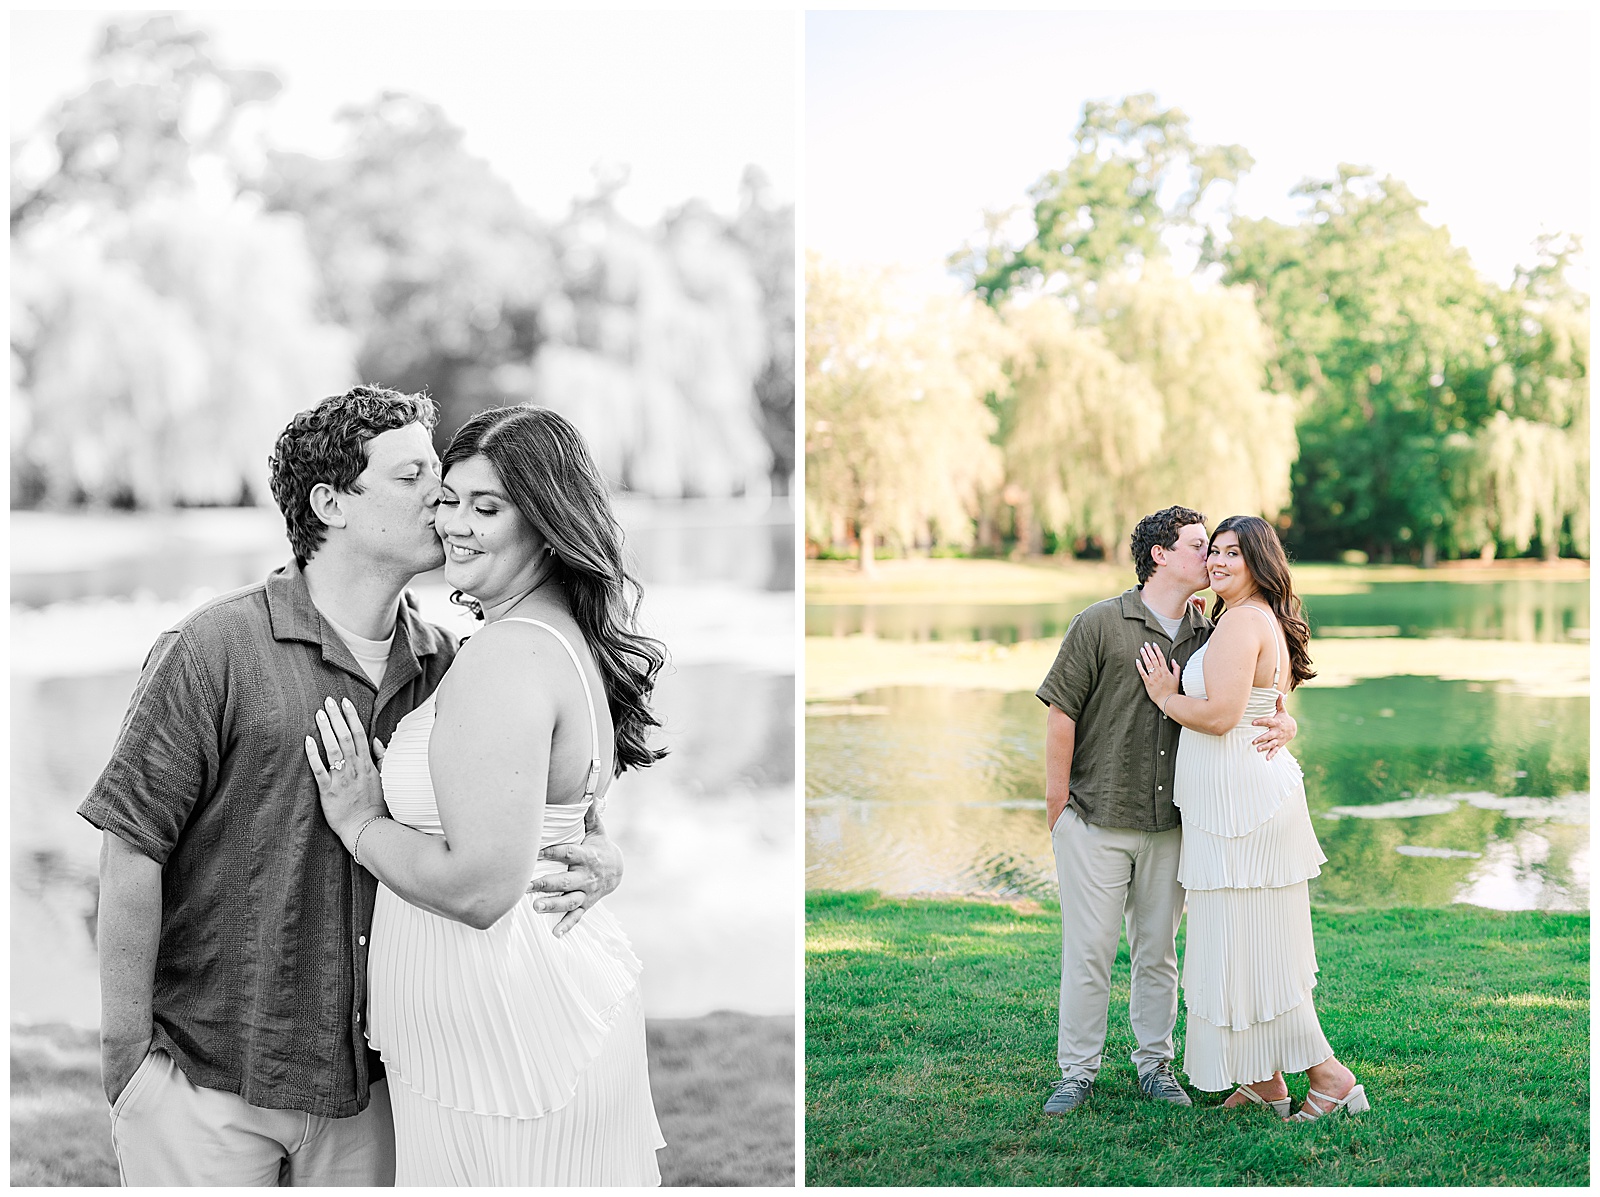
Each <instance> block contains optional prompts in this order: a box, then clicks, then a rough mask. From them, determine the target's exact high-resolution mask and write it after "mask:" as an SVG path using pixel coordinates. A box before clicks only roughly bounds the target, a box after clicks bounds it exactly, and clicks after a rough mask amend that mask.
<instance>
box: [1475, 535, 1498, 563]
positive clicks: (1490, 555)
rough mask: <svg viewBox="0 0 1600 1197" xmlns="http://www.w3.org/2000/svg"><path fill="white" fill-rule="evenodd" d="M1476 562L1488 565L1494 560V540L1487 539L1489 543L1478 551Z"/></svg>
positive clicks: (1491, 538)
mask: <svg viewBox="0 0 1600 1197" xmlns="http://www.w3.org/2000/svg"><path fill="white" fill-rule="evenodd" d="M1478 560H1479V561H1482V562H1484V563H1486V564H1487V563H1488V562H1490V561H1493V560H1494V538H1493V537H1490V538H1489V543H1488V544H1486V545H1484V546H1483V548H1481V549H1479V550H1478Z"/></svg>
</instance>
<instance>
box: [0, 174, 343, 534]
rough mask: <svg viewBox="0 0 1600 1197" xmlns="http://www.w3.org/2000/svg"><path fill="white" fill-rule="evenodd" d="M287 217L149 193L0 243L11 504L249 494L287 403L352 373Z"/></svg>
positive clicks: (156, 503)
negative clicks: (125, 207) (1, 250)
mask: <svg viewBox="0 0 1600 1197" xmlns="http://www.w3.org/2000/svg"><path fill="white" fill-rule="evenodd" d="M316 286H317V278H316V272H315V270H314V268H313V266H312V263H311V260H310V257H309V255H308V254H307V252H306V248H305V241H304V239H303V237H302V236H301V230H300V227H299V224H298V222H297V221H295V220H294V219H293V218H289V217H276V218H271V219H254V218H247V217H244V216H242V215H241V213H240V212H238V211H237V210H235V209H224V210H222V211H220V212H219V211H216V210H214V209H211V208H208V207H206V206H204V205H200V204H196V203H194V202H193V201H178V200H153V201H150V202H149V203H147V204H145V205H142V206H140V207H139V208H137V209H135V210H134V211H133V212H132V213H130V214H129V215H128V216H127V217H126V218H125V220H122V221H117V222H112V221H109V220H108V221H106V222H104V223H103V224H101V225H99V226H97V227H96V228H94V229H92V230H90V231H87V232H86V231H83V230H78V229H75V230H74V231H73V232H72V234H71V235H62V236H47V235H45V234H44V233H41V234H40V235H37V236H35V237H32V238H29V239H26V240H25V241H24V242H23V243H22V244H21V245H17V244H14V245H13V250H12V292H11V294H12V325H11V353H12V376H13V417H12V418H13V423H12V498H13V502H21V503H28V504H31V503H40V502H42V503H46V504H49V505H53V506H60V505H66V504H76V503H82V502H89V503H93V504H97V505H112V506H120V507H139V508H150V507H156V508H159V507H168V506H172V505H173V504H232V503H240V502H243V503H252V502H255V501H256V500H258V499H259V498H261V497H262V496H264V495H265V494H266V493H267V487H266V473H267V470H266V458H267V452H268V449H269V448H270V447H271V444H272V441H273V438H274V437H276V435H277V434H278V432H279V431H280V430H281V429H282V427H283V425H284V424H285V423H287V421H288V420H289V418H290V417H291V416H292V415H293V414H294V413H295V412H296V411H298V410H300V409H301V408H303V407H305V406H306V404H307V403H308V402H310V401H312V400H314V399H315V398H316V397H318V396H321V395H326V394H329V393H330V392H335V391H338V390H341V389H343V388H344V387H345V386H346V385H348V383H349V382H350V380H351V378H352V361H353V349H354V346H353V344H352V342H351V338H350V337H349V335H348V334H347V333H345V331H344V330H343V329H340V328H337V327H335V326H331V325H327V324H322V323H319V322H318V321H317V320H316V319H315V318H314V317H313V315H312V313H313V308H314V301H315V296H316Z"/></svg>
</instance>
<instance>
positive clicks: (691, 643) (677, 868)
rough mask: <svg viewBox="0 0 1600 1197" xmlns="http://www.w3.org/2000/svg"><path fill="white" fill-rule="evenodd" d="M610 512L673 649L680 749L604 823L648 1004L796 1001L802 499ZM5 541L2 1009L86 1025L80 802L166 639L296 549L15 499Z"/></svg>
mask: <svg viewBox="0 0 1600 1197" xmlns="http://www.w3.org/2000/svg"><path fill="white" fill-rule="evenodd" d="M620 514H621V515H622V518H623V519H624V522H625V526H626V527H627V528H628V531H629V539H630V544H631V545H632V546H633V547H634V552H635V555H636V559H637V561H638V564H639V572H640V575H641V577H642V579H643V581H644V585H645V595H646V598H645V606H644V608H643V611H642V613H641V617H642V619H643V621H644V622H645V625H646V627H647V629H648V630H650V631H652V632H653V633H654V634H656V635H658V636H660V637H661V638H662V639H663V640H665V641H666V642H667V645H668V649H669V652H670V653H671V655H672V664H671V665H670V666H669V667H668V669H667V670H666V671H665V672H664V673H663V674H662V676H661V678H660V680H659V683H658V687H657V691H656V711H657V714H658V716H659V717H660V718H661V720H662V722H663V724H664V729H663V733H662V736H663V742H664V743H666V744H667V746H668V747H669V748H670V750H671V752H670V755H669V756H668V757H666V758H665V759H664V760H663V761H662V762H661V763H660V764H658V765H657V766H655V767H653V768H651V769H648V770H643V771H639V772H631V773H629V774H626V775H624V777H622V778H620V779H619V780H618V781H617V782H616V783H615V784H614V786H613V788H612V791H611V801H610V805H609V808H608V817H607V824H608V830H609V831H610V832H611V834H612V835H613V837H614V838H615V839H616V840H617V841H618V843H619V845H620V847H621V848H622V851H623V854H624V857H625V859H626V869H627V872H626V876H625V878H624V882H623V885H622V887H621V888H620V889H619V890H618V891H617V892H616V893H615V894H613V895H612V896H611V897H610V898H608V899H607V901H608V902H609V903H610V904H611V906H612V908H613V909H614V910H615V911H616V913H617V917H618V918H619V919H620V920H621V921H622V923H623V925H624V926H625V927H626V928H627V930H628V932H629V934H630V937H631V938H632V940H633V943H634V946H635V948H636V950H637V951H638V953H639V955H640V957H641V959H642V960H643V961H644V963H645V969H646V974H645V975H646V980H645V991H644V992H645V1002H646V1009H647V1013H649V1014H650V1015H652V1016H655V1017H687V1016H694V1015H699V1014H704V1013H708V1012H710V1011H711V1010H716V1009H730V1010H742V1011H746V1012H750V1013H761V1014H779V1013H789V1012H792V1011H793V1009H794V911H795V884H794V877H795V867H794V866H795V860H794V855H795V852H794V849H795V843H794V840H795V836H794V801H795V738H794V727H795V706H794V672H795V665H794V623H795V604H794V591H793V580H794V539H793V537H794V533H793V518H792V514H790V513H788V512H787V511H786V510H784V509H783V508H782V507H781V506H780V507H779V508H778V509H776V510H773V511H762V510H754V511H752V510H744V509H740V508H739V507H737V506H735V505H709V504H701V505H693V504H691V505H681V506H680V505H662V506H661V507H656V508H647V507H644V506H642V505H639V506H634V507H631V508H630V507H624V508H623V510H622V512H621V513H620ZM12 554H13V574H12V608H11V746H12V751H11V791H12V800H11V1010H12V1017H13V1019H20V1020H23V1021H67V1022H73V1023H77V1024H79V1025H84V1026H94V1025H97V1024H98V1021H99V1005H98V1002H99V998H98V989H99V986H98V980H97V972H96V970H97V962H96V956H95V943H94V929H95V909H96V904H97V902H98V892H99V891H98V879H97V860H98V853H99V845H100V834H99V833H98V832H97V831H95V830H94V828H92V827H90V826H89V825H88V824H87V823H85V822H84V821H83V820H82V819H80V818H78V817H77V815H76V814H75V813H74V812H75V810H76V807H77V805H78V803H79V802H80V801H81V800H82V798H83V795H84V794H85V793H86V792H87V790H88V788H89V786H90V785H91V784H93V781H94V779H95V778H96V777H97V776H98V774H99V772H100V769H101V768H102V766H103V765H104V764H105V761H106V758H107V756H108V755H109V753H110V750H111V746H112V743H113V742H114V740H115V737H116V733H117V729H118V727H119V725H120V722H121V719H122V715H123V712H124V710H125V709H126V706H127V702H128V698H129V696H130V694H131V693H132V690H133V686H134V683H135V681H136V679H137V677H138V670H139V665H140V662H141V661H142V660H143V657H144V654H145V652H146V651H147V650H148V648H149V645H150V643H151V641H152V640H153V639H154V637H155V636H156V635H157V634H158V633H159V632H160V631H161V630H162V629H163V628H165V627H168V626H170V625H171V624H172V623H173V622H175V621H176V620H177V619H178V618H180V617H181V616H182V615H183V613H184V612H186V611H187V610H189V609H190V608H192V607H193V606H195V605H196V604H197V603H199V602H200V601H202V600H203V599H204V598H206V597H209V596H210V595H211V594H214V593H219V592H221V591H224V590H227V589H229V588H232V587H234V586H237V585H243V584H246V583H248V582H251V581H253V580H255V579H258V578H260V577H261V576H263V575H264V574H265V573H266V572H267V571H269V570H270V569H272V568H275V567H276V566H277V565H279V564H281V563H282V561H283V560H284V558H286V557H287V550H286V548H285V547H284V542H283V538H282V531H281V523H279V522H278V520H277V519H276V517H275V516H272V515H271V514H270V513H264V512H256V511H243V512H193V513H185V514H184V515H179V516H166V517H118V518H113V517H84V518H69V517H48V516H28V515H25V514H22V513H17V514H14V515H13V516H12ZM415 593H416V594H417V596H418V598H419V600H420V602H421V605H422V609H423V613H424V614H425V615H426V616H427V617H428V618H430V619H434V620H435V621H436V622H441V623H449V622H451V621H455V626H456V630H457V631H458V632H468V633H470V631H471V630H472V621H471V618H470V616H467V615H465V613H464V612H462V611H461V609H460V608H457V607H454V606H452V605H451V603H450V602H449V596H448V591H447V589H446V588H445V587H444V586H443V584H442V582H441V580H440V579H439V578H438V577H437V576H436V575H435V576H429V577H425V578H423V579H421V580H420V581H419V583H418V585H417V586H416V587H415ZM709 862H714V863H715V864H716V866H717V867H716V869H714V870H713V869H710V868H708V867H707V864H708V863H709Z"/></svg>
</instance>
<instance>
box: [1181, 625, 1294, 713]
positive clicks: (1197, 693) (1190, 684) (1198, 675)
mask: <svg viewBox="0 0 1600 1197" xmlns="http://www.w3.org/2000/svg"><path fill="white" fill-rule="evenodd" d="M1210 647H1211V645H1210V644H1202V645H1201V646H1200V649H1199V651H1198V652H1196V653H1195V654H1194V656H1192V657H1190V658H1189V663H1188V664H1187V665H1185V666H1184V667H1183V692H1184V693H1185V694H1187V695H1188V696H1189V697H1191V698H1205V697H1206V669H1205V660H1206V649H1208V648H1210ZM1277 707H1278V689H1277V687H1276V686H1251V687H1250V697H1249V698H1248V699H1247V700H1246V701H1245V704H1244V714H1243V715H1242V716H1240V719H1239V723H1238V726H1239V727H1249V726H1250V725H1251V724H1252V723H1253V722H1254V721H1255V720H1257V719H1260V718H1262V717H1263V716H1265V715H1270V714H1272V712H1273V711H1275V710H1276V709H1277Z"/></svg>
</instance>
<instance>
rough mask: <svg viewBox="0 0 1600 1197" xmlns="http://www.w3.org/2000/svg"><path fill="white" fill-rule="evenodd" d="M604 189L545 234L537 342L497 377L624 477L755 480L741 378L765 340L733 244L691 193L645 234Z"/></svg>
mask: <svg viewBox="0 0 1600 1197" xmlns="http://www.w3.org/2000/svg"><path fill="white" fill-rule="evenodd" d="M617 185H620V182H618V184H617ZM614 191H615V187H614V186H613V187H609V188H607V187H603V188H602V190H601V192H600V193H599V194H598V195H596V196H595V197H593V198H592V199H590V200H587V201H585V202H584V203H582V204H580V205H578V206H577V207H576V208H575V209H574V211H573V213H572V215H571V216H570V217H569V218H568V219H567V220H566V221H564V222H563V223H562V224H561V225H560V226H558V227H557V228H556V229H555V230H554V237H555V242H556V246H557V258H558V261H559V262H560V265H561V271H562V281H561V286H560V287H559V288H558V289H557V290H556V291H554V292H552V294H551V295H550V297H549V298H548V299H547V301H546V303H545V304H544V305H543V307H542V308H541V310H540V321H541V327H542V328H543V329H544V330H545V331H546V333H547V336H548V340H547V341H546V343H544V344H543V345H542V346H541V347H540V349H539V350H538V352H537V353H536V355H535V356H534V357H533V359H532V360H531V362H528V363H523V364H521V365H518V366H516V367H515V368H513V367H509V366H508V367H506V368H505V369H504V370H503V371H502V374H503V376H504V377H506V378H508V379H516V380H520V381H519V382H518V386H519V387H521V388H523V389H524V390H525V393H526V394H529V395H531V396H532V397H534V398H535V399H537V400H538V401H539V402H541V403H546V404H548V405H550V406H551V407H555V408H557V409H559V410H561V411H563V412H564V413H565V414H566V415H568V416H570V417H571V418H572V419H573V421H574V422H575V423H576V424H577V425H578V426H579V427H580V428H581V429H582V430H583V431H584V432H585V434H586V435H587V436H588V437H589V438H590V440H591V444H593V445H594V447H595V449H596V452H597V454H598V456H599V457H600V460H601V465H602V468H604V469H605V470H606V471H607V473H608V475H609V476H611V477H614V478H617V479H618V480H620V481H622V482H623V483H624V484H626V485H627V486H629V487H632V488H634V489H637V490H640V491H643V492H644V493H647V494H652V495H659V496H670V497H677V496H680V495H709V496H718V497H720V496H725V495H732V494H739V493H751V492H752V491H756V490H759V489H762V488H765V487H766V486H768V485H769V482H768V479H769V477H770V471H771V469H772V450H771V449H770V448H769V446H768V442H767V441H766V439H765V438H764V437H763V435H762V431H761V426H760V422H759V420H760V409H759V408H758V407H757V405H756V402H755V384H756V380H757V379H758V378H759V377H760V375H761V373H762V370H763V368H764V366H765V365H766V363H767V360H768V354H769V346H768V341H767V334H766V326H765V322H764V319H763V312H762V303H761V289H760V286H759V284H758V283H757V281H756V278H755V276H754V274H753V272H752V270H751V267H750V263H749V260H748V258H747V256H746V254H745V252H744V250H743V248H742V247H741V246H740V245H739V244H738V243H737V242H736V241H734V240H733V239H732V238H731V237H730V236H729V234H728V230H727V227H726V222H724V221H722V220H721V219H720V218H718V217H717V216H716V215H715V214H714V213H712V212H711V211H710V210H709V209H707V208H706V206H705V205H704V204H702V203H698V202H696V203H691V204H688V205H685V207H684V208H683V209H681V210H680V211H679V212H677V213H676V214H674V215H673V216H672V218H671V219H669V220H667V221H665V222H663V224H662V225H661V226H660V227H659V228H658V229H656V230H645V229H641V228H638V227H636V226H635V225H633V224H631V223H630V222H629V221H627V220H626V219H625V218H624V217H622V216H621V214H620V213H618V212H617V210H616V206H615V204H614V202H613V196H614Z"/></svg>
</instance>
